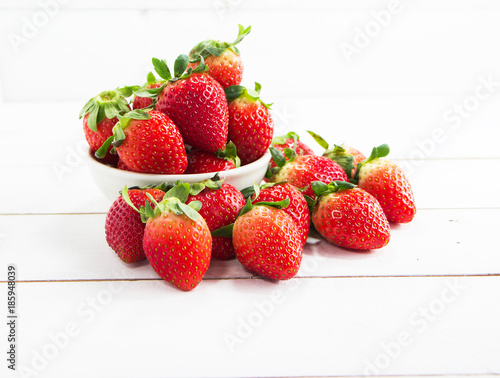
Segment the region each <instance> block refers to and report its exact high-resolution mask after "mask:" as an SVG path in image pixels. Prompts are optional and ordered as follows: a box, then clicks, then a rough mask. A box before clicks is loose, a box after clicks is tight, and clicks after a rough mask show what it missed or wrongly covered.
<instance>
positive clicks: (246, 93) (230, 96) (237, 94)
mask: <svg viewBox="0 0 500 378" xmlns="http://www.w3.org/2000/svg"><path fill="white" fill-rule="evenodd" d="M261 89H262V86H261V85H260V84H259V83H257V82H255V89H248V88H246V87H244V86H243V85H231V86H229V87H227V88H225V89H224V93H225V94H226V99H227V102H231V101H234V100H236V99H239V98H246V99H247V100H248V101H249V102H255V101H259V102H260V103H261V104H262V105H264V106H265V107H266V108H267V109H271V105H272V103H270V104H267V103H265V102H264V101H262V99H261V98H260V90H261Z"/></svg>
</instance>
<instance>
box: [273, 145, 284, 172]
mask: <svg viewBox="0 0 500 378" xmlns="http://www.w3.org/2000/svg"><path fill="white" fill-rule="evenodd" d="M269 151H270V152H271V156H272V157H273V160H274V162H275V163H276V165H277V166H278V167H280V168H281V167H283V166H284V165H285V164H286V159H285V155H283V153H282V152H281V151H280V150H278V149H277V148H276V147H272V146H271V147H269Z"/></svg>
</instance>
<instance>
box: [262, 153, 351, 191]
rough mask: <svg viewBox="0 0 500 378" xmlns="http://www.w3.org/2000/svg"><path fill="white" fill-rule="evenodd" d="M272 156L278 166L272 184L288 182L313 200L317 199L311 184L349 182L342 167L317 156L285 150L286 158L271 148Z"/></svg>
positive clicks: (271, 179)
mask: <svg viewBox="0 0 500 378" xmlns="http://www.w3.org/2000/svg"><path fill="white" fill-rule="evenodd" d="M270 151H271V154H272V155H273V159H274V161H275V163H276V165H277V167H276V168H273V169H272V170H271V171H272V172H273V174H272V176H271V177H270V181H271V182H283V181H288V182H289V183H290V184H292V185H293V186H295V187H296V188H298V189H300V190H302V193H303V194H304V195H306V196H308V197H310V198H312V199H314V198H316V196H315V194H314V192H313V190H312V187H311V183H312V182H313V181H321V182H324V183H329V182H332V181H335V180H341V181H348V178H347V175H346V173H345V172H344V170H343V169H342V167H341V166H340V165H338V164H337V163H335V162H334V161H332V160H330V159H328V158H326V157H324V156H317V155H302V156H297V155H296V154H295V152H294V151H293V150H290V149H289V148H285V155H286V157H288V159H289V160H288V161H286V159H285V156H284V155H283V154H282V153H281V151H279V150H278V149H276V148H274V147H270Z"/></svg>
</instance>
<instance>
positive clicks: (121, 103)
mask: <svg viewBox="0 0 500 378" xmlns="http://www.w3.org/2000/svg"><path fill="white" fill-rule="evenodd" d="M139 88H140V87H139V86H137V85H135V86H125V87H121V88H116V89H113V90H108V91H103V92H101V93H99V94H98V95H97V96H95V97H92V98H91V99H90V100H89V101H87V103H86V104H85V106H84V107H83V108H82V110H81V111H80V115H79V118H82V117H85V116H86V115H87V114H88V115H89V117H88V119H87V126H88V127H89V129H90V130H92V131H94V132H97V124H99V123H100V122H102V121H103V120H104V118H108V119H113V118H115V117H117V116H118V115H120V114H124V113H127V112H128V111H129V110H130V108H129V106H128V102H127V100H126V98H127V97H130V96H131V95H132V93H133V92H134V91H135V90H138V89H139Z"/></svg>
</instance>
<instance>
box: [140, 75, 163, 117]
mask: <svg viewBox="0 0 500 378" xmlns="http://www.w3.org/2000/svg"><path fill="white" fill-rule="evenodd" d="M151 75H152V74H151ZM163 84H164V83H163V82H152V83H148V84H147V85H146V86H144V89H145V90H148V89H157V88H160V87H161V86H162V85H163ZM152 105H153V99H152V98H151V97H140V96H138V95H137V94H136V96H135V97H134V101H133V103H132V109H144V108H147V107H150V106H152ZM153 108H154V107H153Z"/></svg>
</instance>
